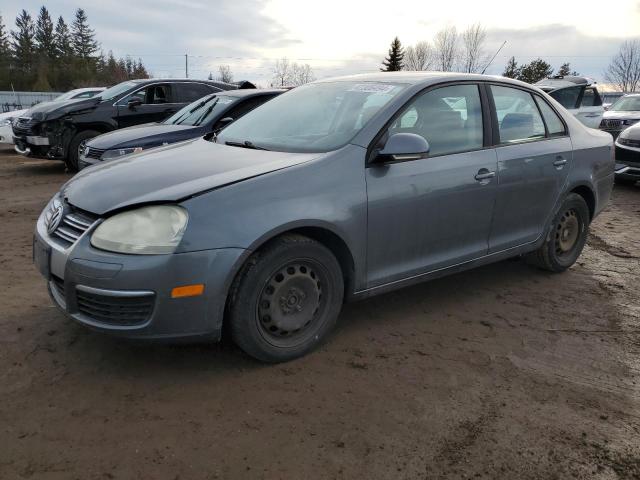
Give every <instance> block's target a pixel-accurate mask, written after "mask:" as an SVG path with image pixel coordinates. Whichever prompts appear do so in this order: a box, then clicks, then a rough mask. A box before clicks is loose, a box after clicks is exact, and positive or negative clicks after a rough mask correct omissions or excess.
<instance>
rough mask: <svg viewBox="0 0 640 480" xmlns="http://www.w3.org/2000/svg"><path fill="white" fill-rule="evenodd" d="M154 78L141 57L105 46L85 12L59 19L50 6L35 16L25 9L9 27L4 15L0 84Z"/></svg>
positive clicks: (50, 87)
mask: <svg viewBox="0 0 640 480" xmlns="http://www.w3.org/2000/svg"><path fill="white" fill-rule="evenodd" d="M134 78H149V72H148V71H147V69H146V68H145V66H144V65H143V64H142V60H141V59H138V60H133V59H131V58H130V57H125V58H116V57H114V55H113V53H112V52H111V51H109V52H108V53H107V54H106V55H105V54H104V53H103V52H102V51H101V50H100V44H99V43H98V41H97V40H96V38H95V32H94V30H93V29H92V28H91V27H90V25H89V21H88V18H87V14H86V12H85V11H84V10H83V9H82V8H78V9H77V10H76V12H75V15H74V18H73V21H72V22H71V24H69V23H67V22H66V21H65V19H64V18H63V17H62V16H60V17H58V19H57V21H56V22H55V23H54V21H53V18H52V17H51V14H50V13H49V11H48V10H47V8H46V7H44V6H43V7H42V8H40V11H39V13H38V16H37V18H36V19H35V20H34V19H33V17H32V16H31V14H30V13H29V12H27V11H26V10H24V9H23V10H22V11H21V12H20V13H19V14H18V16H17V17H16V20H15V28H14V29H12V30H8V29H7V27H6V26H5V24H4V22H3V18H2V16H0V90H34V91H66V90H70V89H72V88H80V87H89V86H109V85H113V84H116V83H119V82H122V81H124V80H128V79H134Z"/></svg>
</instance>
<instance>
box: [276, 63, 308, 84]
mask: <svg viewBox="0 0 640 480" xmlns="http://www.w3.org/2000/svg"><path fill="white" fill-rule="evenodd" d="M314 80H315V76H314V74H313V69H312V68H311V65H309V64H308V63H305V64H298V63H296V62H293V63H292V62H290V61H289V59H288V58H281V59H280V60H277V61H276V64H275V65H274V67H273V81H272V83H271V84H272V85H273V86H276V87H284V86H290V87H297V86H300V85H304V84H305V83H309V82H313V81H314Z"/></svg>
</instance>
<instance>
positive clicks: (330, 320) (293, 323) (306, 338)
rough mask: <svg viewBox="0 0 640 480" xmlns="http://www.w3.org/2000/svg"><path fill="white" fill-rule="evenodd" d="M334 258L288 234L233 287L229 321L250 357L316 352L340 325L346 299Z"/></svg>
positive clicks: (277, 358) (259, 255)
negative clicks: (336, 325) (329, 334)
mask: <svg viewBox="0 0 640 480" xmlns="http://www.w3.org/2000/svg"><path fill="white" fill-rule="evenodd" d="M343 290H344V280H343V278H342V270H341V269H340V265H339V264H338V261H337V260H336V258H335V257H334V256H333V254H332V253H331V252H330V251H329V250H328V249H327V248H326V247H325V246H323V245H321V244H320V243H318V242H316V241H314V240H312V239H310V238H307V237H304V236H302V235H285V236H282V237H280V238H277V239H275V240H274V241H272V242H271V243H269V244H268V245H267V246H266V247H265V248H263V249H261V250H260V251H258V252H256V253H255V254H253V255H252V256H251V257H250V258H249V259H248V260H247V262H246V264H245V265H244V266H243V268H242V270H241V271H240V273H239V274H238V276H237V278H236V280H235V282H234V285H233V287H232V292H231V299H230V302H229V306H228V321H229V328H230V331H231V336H232V338H233V340H234V341H235V343H236V344H237V345H238V346H239V347H240V348H241V349H242V350H244V351H245V352H246V353H247V354H249V355H251V356H252V357H254V358H256V359H258V360H262V361H265V362H283V361H287V360H292V359H294V358H297V357H300V356H302V355H304V354H306V353H308V352H310V351H311V350H312V349H313V348H315V347H316V346H317V345H318V344H319V343H320V342H321V341H322V340H323V339H324V338H325V337H326V336H327V335H328V333H329V332H330V331H331V329H332V328H333V326H334V325H335V323H336V319H337V317H338V314H339V313H340V308H341V307H342V299H343V294H344V291H343Z"/></svg>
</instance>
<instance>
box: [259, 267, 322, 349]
mask: <svg viewBox="0 0 640 480" xmlns="http://www.w3.org/2000/svg"><path fill="white" fill-rule="evenodd" d="M326 278H327V275H326V273H325V271H324V268H323V267H322V266H321V265H320V264H319V263H317V262H315V261H313V260H310V259H304V260H301V259H298V260H292V261H289V262H287V263H285V264H284V265H282V266H280V267H278V268H277V269H275V270H274V271H273V272H272V273H271V275H270V276H269V277H268V279H267V281H266V282H265V284H264V286H263V288H262V290H261V291H260V294H259V295H258V299H257V305H256V321H257V324H258V330H259V331H260V334H261V335H262V337H263V338H264V339H265V340H266V341H267V342H269V343H271V344H272V345H274V346H278V347H293V346H296V345H299V344H301V343H303V342H305V341H306V340H308V339H309V338H311V337H313V336H314V335H316V333H317V330H318V329H319V327H320V326H321V322H320V319H321V318H322V316H323V313H324V311H325V310H326V306H327V303H328V302H327V292H326Z"/></svg>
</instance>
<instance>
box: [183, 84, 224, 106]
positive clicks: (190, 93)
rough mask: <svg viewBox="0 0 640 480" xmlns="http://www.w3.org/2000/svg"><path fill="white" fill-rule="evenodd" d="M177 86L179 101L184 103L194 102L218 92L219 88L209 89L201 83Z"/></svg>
mask: <svg viewBox="0 0 640 480" xmlns="http://www.w3.org/2000/svg"><path fill="white" fill-rule="evenodd" d="M177 86H178V92H179V95H178V97H179V98H180V101H181V102H184V103H191V102H195V101H196V100H198V99H199V98H202V97H204V96H205V95H209V94H211V93H214V92H219V91H220V89H219V88H214V87H209V86H207V85H204V84H202V83H179V84H178V85H177Z"/></svg>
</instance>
